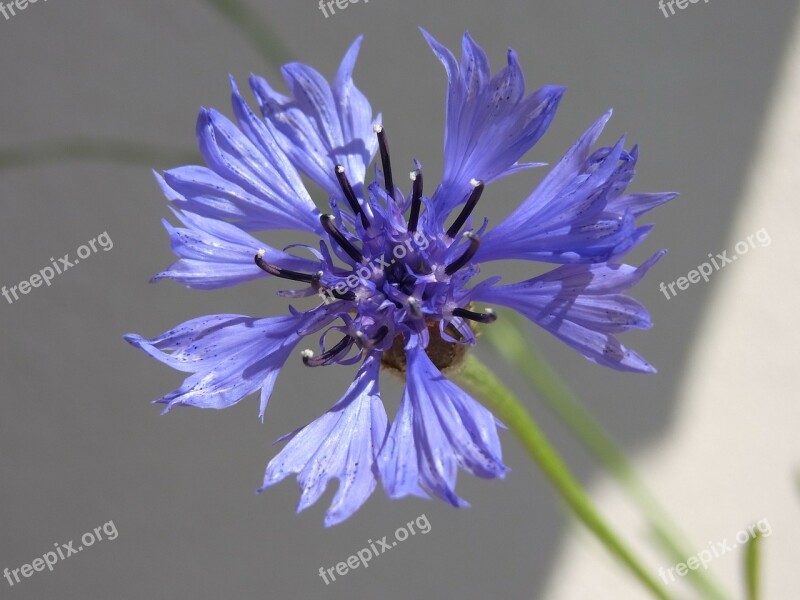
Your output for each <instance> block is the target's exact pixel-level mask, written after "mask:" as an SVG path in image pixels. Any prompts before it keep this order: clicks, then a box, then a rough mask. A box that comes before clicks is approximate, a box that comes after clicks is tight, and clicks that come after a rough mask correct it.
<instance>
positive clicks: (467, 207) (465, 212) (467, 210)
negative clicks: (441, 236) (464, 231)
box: [447, 179, 483, 238]
mask: <svg viewBox="0 0 800 600" xmlns="http://www.w3.org/2000/svg"><path fill="white" fill-rule="evenodd" d="M469 183H470V185H472V193H471V194H470V195H469V198H468V199H467V202H466V204H464V208H462V209H461V212H460V213H459V215H458V217H456V220H455V221H453V224H452V225H450V228H449V229H448V230H447V237H449V238H454V237H456V234H457V233H458V232H459V231H460V230H461V228H462V227H463V226H464V223H466V222H467V219H468V218H469V216H470V215H471V214H472V211H473V209H474V208H475V205H476V204H477V203H478V200H480V199H481V194H482V193H483V182H482V181H480V180H478V179H471V180H470V182H469Z"/></svg>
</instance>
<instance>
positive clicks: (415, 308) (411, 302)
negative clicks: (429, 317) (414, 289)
mask: <svg viewBox="0 0 800 600" xmlns="http://www.w3.org/2000/svg"><path fill="white" fill-rule="evenodd" d="M406 303H407V304H408V312H409V313H410V314H411V316H412V317H414V318H415V319H419V318H420V317H422V311H421V310H420V308H419V302H418V301H417V299H416V298H414V297H413V296H409V298H408V300H406Z"/></svg>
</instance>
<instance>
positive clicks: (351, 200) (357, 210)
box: [336, 165, 369, 229]
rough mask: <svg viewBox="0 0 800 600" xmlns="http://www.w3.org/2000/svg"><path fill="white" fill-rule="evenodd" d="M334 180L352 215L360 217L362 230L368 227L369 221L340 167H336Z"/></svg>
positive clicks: (342, 168)
mask: <svg viewBox="0 0 800 600" xmlns="http://www.w3.org/2000/svg"><path fill="white" fill-rule="evenodd" d="M336 179H338V180H339V187H341V188H342V193H343V194H344V197H345V198H347V203H348V204H349V205H350V208H351V209H352V211H353V214H356V215H360V216H361V224H362V225H363V226H364V229H366V228H367V227H369V219H367V215H366V214H365V213H364V209H362V208H361V205H360V204H359V203H358V198H356V193H355V192H354V191H353V186H352V185H350V180H349V179H347V174H346V173H345V172H344V167H343V166H342V165H336Z"/></svg>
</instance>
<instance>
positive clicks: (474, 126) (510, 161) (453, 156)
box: [422, 30, 565, 214]
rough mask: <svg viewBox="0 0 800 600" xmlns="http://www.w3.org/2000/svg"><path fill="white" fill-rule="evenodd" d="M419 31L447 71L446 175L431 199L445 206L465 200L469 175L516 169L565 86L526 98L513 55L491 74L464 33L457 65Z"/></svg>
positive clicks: (491, 176)
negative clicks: (492, 75) (497, 70)
mask: <svg viewBox="0 0 800 600" xmlns="http://www.w3.org/2000/svg"><path fill="white" fill-rule="evenodd" d="M422 34H423V35H424V36H425V39H426V40H427V41H428V44H429V45H430V47H431V49H432V50H433V52H434V53H435V54H436V56H437V57H438V58H439V60H440V61H441V62H442V64H443V65H444V67H445V70H446V71H447V79H448V90H447V108H446V112H447V115H446V124H445V143H444V176H443V178H442V184H441V185H440V186H439V188H438V189H437V190H436V193H435V194H434V196H433V201H434V202H435V203H437V204H439V205H441V208H440V210H441V211H442V212H444V213H445V214H446V212H447V211H449V210H450V209H452V208H453V207H455V206H457V205H458V204H460V203H462V202H463V201H465V200H466V198H467V197H468V195H469V192H470V191H471V186H470V183H469V182H470V180H471V179H479V180H481V181H483V182H485V183H490V182H492V181H494V180H496V179H499V178H501V177H504V176H506V175H509V174H510V173H513V172H515V171H517V170H519V169H520V168H523V167H527V166H534V165H519V164H517V161H518V160H519V159H520V158H521V157H522V155H523V154H525V153H526V152H527V151H528V150H530V148H531V147H533V145H534V144H536V142H538V141H539V139H540V138H541V137H542V135H544V133H545V131H547V128H548V127H549V125H550V123H551V121H552V119H553V117H554V115H555V112H556V109H557V108H558V103H559V101H560V100H561V96H562V95H563V93H564V90H565V88H562V87H557V86H545V87H542V88H540V89H539V90H537V91H535V92H533V93H532V94H530V95H529V96H527V97H525V78H524V76H523V73H522V69H521V68H520V66H519V62H518V60H517V55H516V53H515V52H514V51H513V50H509V51H508V66H506V67H505V68H504V69H502V70H501V71H499V72H498V73H497V74H496V75H495V76H494V77H491V72H490V70H489V61H488V59H487V58H486V54H485V53H484V51H483V50H482V49H481V47H480V46H478V44H476V43H475V42H474V41H473V39H472V38H471V37H470V36H469V34H468V33H466V34H464V38H463V41H462V59H461V65H460V66H459V64H458V63H457V61H456V59H455V57H454V56H453V54H452V53H451V52H450V51H449V50H448V49H447V48H446V47H444V46H443V45H442V44H440V43H439V42H438V41H436V39H434V38H433V36H431V35H430V34H429V33H428V32H427V31H425V30H422Z"/></svg>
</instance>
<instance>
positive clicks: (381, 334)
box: [370, 325, 389, 345]
mask: <svg viewBox="0 0 800 600" xmlns="http://www.w3.org/2000/svg"><path fill="white" fill-rule="evenodd" d="M387 333H389V328H388V327H387V326H386V325H381V326H380V328H379V329H378V331H377V332H376V333H375V335H374V336H373V338H372V339H371V340H370V343H372V344H373V345H375V344H380V343H381V342H382V341H383V338H385V337H386V334H387Z"/></svg>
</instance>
